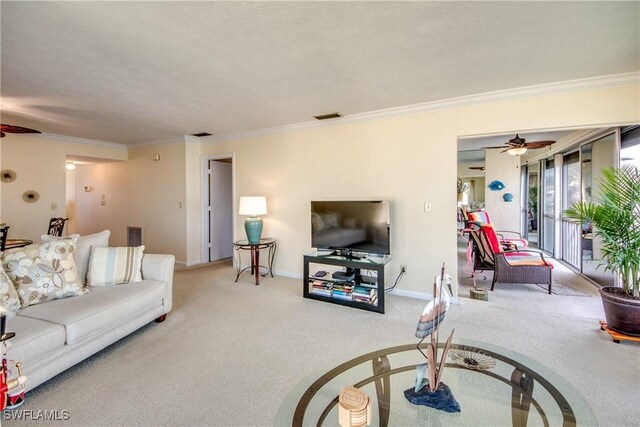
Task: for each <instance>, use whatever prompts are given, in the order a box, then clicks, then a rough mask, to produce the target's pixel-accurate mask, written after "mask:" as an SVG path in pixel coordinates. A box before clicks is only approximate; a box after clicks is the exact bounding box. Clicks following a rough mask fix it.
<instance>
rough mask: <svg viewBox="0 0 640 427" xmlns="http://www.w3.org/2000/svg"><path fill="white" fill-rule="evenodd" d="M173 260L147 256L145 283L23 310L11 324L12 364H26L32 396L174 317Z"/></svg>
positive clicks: (97, 290)
mask: <svg viewBox="0 0 640 427" xmlns="http://www.w3.org/2000/svg"><path fill="white" fill-rule="evenodd" d="M174 262H175V258H174V256H173V255H153V254H145V255H144V257H143V259H142V278H143V280H142V282H138V283H129V284H121V285H113V286H105V287H94V288H91V292H89V293H88V294H86V295H81V296H75V297H70V298H64V299H58V300H54V301H50V302H46V303H42V304H37V305H33V306H29V307H26V308H23V309H21V310H19V311H18V313H17V314H16V315H15V316H13V317H12V318H10V319H9V320H8V322H7V331H11V332H15V333H16V336H15V337H14V338H12V339H11V346H10V348H9V350H8V354H7V356H8V359H10V360H15V361H16V362H22V364H23V369H24V374H25V375H26V376H27V378H28V379H27V384H26V390H27V391H28V390H30V389H33V388H34V387H36V386H38V385H40V384H42V383H43V382H45V381H47V380H48V379H50V378H52V377H54V376H55V375H57V374H59V373H60V372H62V371H64V370H66V369H68V368H70V367H71V366H73V365H75V364H76V363H78V362H80V361H82V360H84V359H86V358H87V357H89V356H91V355H92V354H94V353H96V352H98V351H100V350H102V349H103V348H105V347H107V346H108V345H110V344H112V343H114V342H116V341H118V340H119V339H121V338H123V337H125V336H126V335H128V334H130V333H131V332H133V331H135V330H137V329H139V328H140V327H142V326H144V325H146V324H147V323H149V322H151V321H153V320H156V321H158V322H162V321H163V320H164V318H165V317H166V314H167V313H169V311H171V304H172V287H173V267H174Z"/></svg>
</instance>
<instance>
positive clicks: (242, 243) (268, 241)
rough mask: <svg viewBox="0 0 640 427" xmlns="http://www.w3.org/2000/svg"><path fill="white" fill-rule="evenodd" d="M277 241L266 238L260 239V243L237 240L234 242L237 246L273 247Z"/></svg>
mask: <svg viewBox="0 0 640 427" xmlns="http://www.w3.org/2000/svg"><path fill="white" fill-rule="evenodd" d="M275 241H276V240H275V239H272V238H271V237H265V238H264V239H260V243H249V241H248V240H247V239H242V240H237V241H235V242H233V244H234V245H235V246H262V245H272V244H273V243H274V242H275Z"/></svg>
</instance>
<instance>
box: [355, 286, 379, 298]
mask: <svg viewBox="0 0 640 427" xmlns="http://www.w3.org/2000/svg"><path fill="white" fill-rule="evenodd" d="M375 292H376V290H375V289H370V288H367V287H364V286H356V287H355V288H353V293H354V294H357V295H364V296H371V295H373V294H374V293H375Z"/></svg>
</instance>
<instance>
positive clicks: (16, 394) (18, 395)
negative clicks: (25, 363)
mask: <svg viewBox="0 0 640 427" xmlns="http://www.w3.org/2000/svg"><path fill="white" fill-rule="evenodd" d="M6 322H7V318H6V316H5V315H4V313H0V354H1V356H2V366H1V367H0V411H2V410H4V409H14V408H16V407H18V406H20V405H22V404H23V403H24V383H25V382H26V381H27V377H25V376H24V375H22V364H21V363H20V362H18V363H16V364H15V367H16V370H17V371H18V376H17V377H16V378H14V379H12V380H9V378H8V366H7V348H8V347H9V345H10V343H9V341H8V340H9V339H11V338H13V337H15V336H16V334H15V333H13V332H6V333H5V327H6ZM12 363H13V362H12Z"/></svg>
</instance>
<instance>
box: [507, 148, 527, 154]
mask: <svg viewBox="0 0 640 427" xmlns="http://www.w3.org/2000/svg"><path fill="white" fill-rule="evenodd" d="M526 152H527V147H514V148H509V149H508V150H507V153H509V154H511V155H512V156H520V155H522V154H524V153H526Z"/></svg>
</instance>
